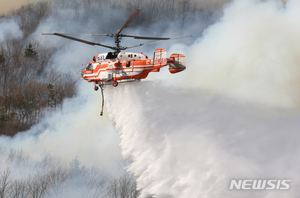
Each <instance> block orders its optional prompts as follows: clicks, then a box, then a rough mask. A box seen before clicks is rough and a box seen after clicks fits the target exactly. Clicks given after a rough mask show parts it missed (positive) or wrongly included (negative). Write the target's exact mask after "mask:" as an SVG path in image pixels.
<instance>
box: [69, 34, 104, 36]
mask: <svg viewBox="0 0 300 198" xmlns="http://www.w3.org/2000/svg"><path fill="white" fill-rule="evenodd" d="M64 35H68V36H70V35H71V36H110V35H109V34H64Z"/></svg>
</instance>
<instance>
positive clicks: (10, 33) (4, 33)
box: [0, 18, 23, 42]
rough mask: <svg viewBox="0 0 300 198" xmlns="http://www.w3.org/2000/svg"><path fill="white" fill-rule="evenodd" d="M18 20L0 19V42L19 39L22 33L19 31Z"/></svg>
mask: <svg viewBox="0 0 300 198" xmlns="http://www.w3.org/2000/svg"><path fill="white" fill-rule="evenodd" d="M16 21H18V19H14V18H11V19H0V42H3V41H4V40H6V39H13V38H21V37H22V36H23V32H22V31H21V30H20V27H19V25H18V23H17V22H16Z"/></svg>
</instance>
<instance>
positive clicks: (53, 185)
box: [49, 166, 69, 197]
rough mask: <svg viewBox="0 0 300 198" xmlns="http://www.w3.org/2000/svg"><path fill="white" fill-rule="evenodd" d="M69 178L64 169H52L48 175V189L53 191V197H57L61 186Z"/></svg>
mask: <svg viewBox="0 0 300 198" xmlns="http://www.w3.org/2000/svg"><path fill="white" fill-rule="evenodd" d="M68 178H69V173H68V170H67V169H66V168H63V167H61V166H60V167H58V168H53V169H52V170H51V171H50V173H49V188H50V189H51V190H52V191H53V194H54V196H55V197H58V196H59V193H60V192H61V191H62V187H63V185H64V184H65V183H66V181H67V179H68Z"/></svg>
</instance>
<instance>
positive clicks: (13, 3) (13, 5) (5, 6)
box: [0, 0, 38, 14]
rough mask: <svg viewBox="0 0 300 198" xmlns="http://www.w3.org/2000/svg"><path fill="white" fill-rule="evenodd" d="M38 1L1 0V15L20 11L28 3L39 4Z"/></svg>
mask: <svg viewBox="0 0 300 198" xmlns="http://www.w3.org/2000/svg"><path fill="white" fill-rule="evenodd" d="M37 1H38V0H10V1H7V0H1V1H0V14H6V13H7V12H9V11H11V10H13V9H18V8H20V7H21V6H22V5H25V4H27V3H34V2H37Z"/></svg>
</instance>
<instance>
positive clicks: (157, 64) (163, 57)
mask: <svg viewBox="0 0 300 198" xmlns="http://www.w3.org/2000/svg"><path fill="white" fill-rule="evenodd" d="M167 60H168V59H167V50H165V49H156V50H155V52H154V57H153V66H154V69H156V70H158V71H159V69H160V68H161V67H164V66H166V65H167V63H168V61H167Z"/></svg>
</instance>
